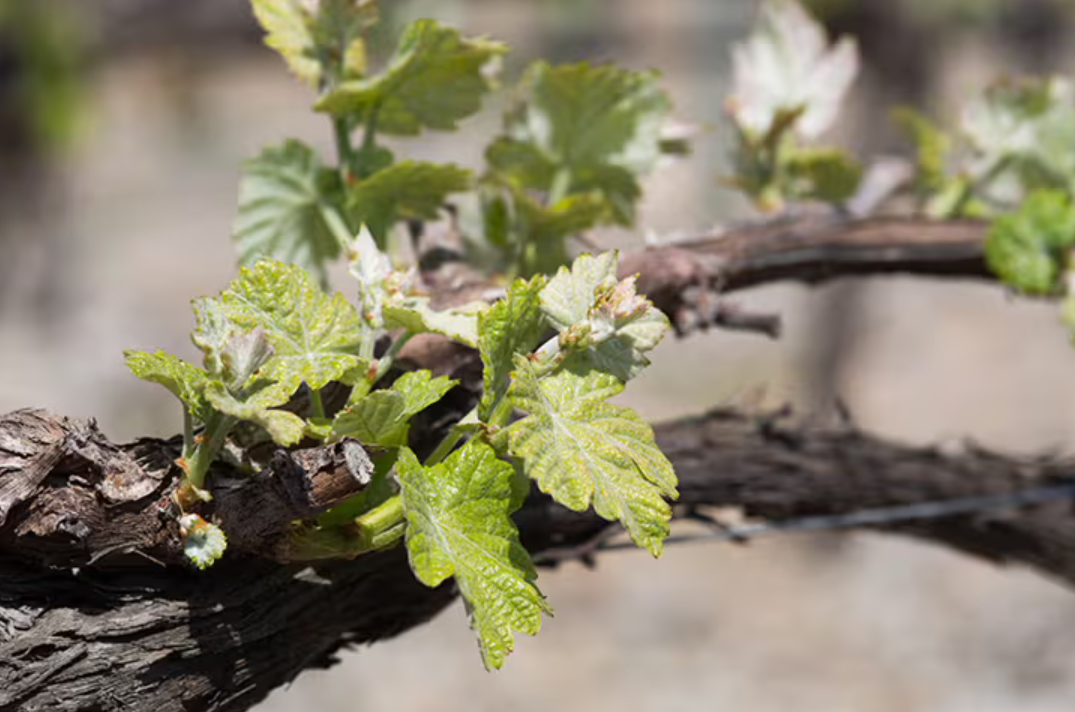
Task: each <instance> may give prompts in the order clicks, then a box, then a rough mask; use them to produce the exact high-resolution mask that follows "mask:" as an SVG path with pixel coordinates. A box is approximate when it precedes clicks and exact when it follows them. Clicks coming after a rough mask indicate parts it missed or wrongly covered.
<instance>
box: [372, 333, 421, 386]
mask: <svg viewBox="0 0 1075 712" xmlns="http://www.w3.org/2000/svg"><path fill="white" fill-rule="evenodd" d="M413 336H414V333H413V332H411V331H407V332H404V334H403V335H402V336H400V337H399V338H398V339H396V340H395V341H393V342H392V346H391V347H389V349H388V352H387V353H386V354H385V355H384V356H382V357H381V358H380V359H379V360H378V361H377V374H376V375H375V376H374V381H373V382H374V383H376V382H377V381H379V380H381V378H382V377H383V376H384V375H385V374H386V373H388V371H389V369H391V368H392V364H393V363H395V361H396V356H398V355H399V352H400V351H402V350H403V347H404V346H406V345H407V342H408V341H410V340H411V338H412V337H413Z"/></svg>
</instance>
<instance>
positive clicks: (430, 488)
mask: <svg viewBox="0 0 1075 712" xmlns="http://www.w3.org/2000/svg"><path fill="white" fill-rule="evenodd" d="M397 472H398V476H399V481H400V485H401V486H402V494H403V504H404V509H405V511H406V517H407V552H408V554H409V555H410V561H411V568H412V569H414V573H415V575H416V576H417V577H418V579H419V580H420V581H421V582H422V583H424V584H425V585H427V586H430V587H433V586H438V585H440V584H441V583H442V582H443V581H445V580H446V579H447V578H448V577H450V576H454V577H455V582H456V585H457V586H458V587H459V592H460V593H461V594H462V595H463V598H464V600H465V601H466V604H467V611H468V613H469V614H470V619H471V625H472V627H473V628H474V631H475V632H476V633H477V635H478V642H479V645H480V646H481V653H482V659H483V660H484V662H485V666H486V667H487V668H490V669H495V668H499V667H500V666H501V665H503V664H504V659H505V658H506V657H507V655H508V654H509V653H510V652H511V651H512V649H513V648H514V647H515V641H514V634H515V633H516V632H519V633H525V634H527V635H535V634H537V633H538V631H539V630H540V629H541V615H542V613H550V612H551V609H550V608H549V606H548V604H546V603H545V599H544V597H543V596H542V595H541V592H540V591H538V589H537V587H536V586H535V585H534V581H535V580H536V579H537V574H536V573H535V571H534V567H533V564H532V563H531V562H530V555H529V554H528V553H527V551H526V549H524V548H523V547H522V544H521V543H520V542H519V532H518V529H516V527H515V524H514V522H512V520H511V513H512V511H514V509H515V508H516V506H515V505H516V504H517V501H516V498H515V497H514V487H513V481H514V478H515V473H514V471H513V469H512V467H511V465H509V464H508V463H506V462H503V461H501V460H498V459H497V457H496V454H495V453H494V452H493V449H492V448H491V447H489V446H488V445H485V444H483V443H481V442H479V441H477V440H471V441H470V442H468V443H467V444H466V445H464V446H463V447H462V448H461V449H459V450H457V451H456V452H454V453H452V454H451V455H450V456H449V457H448V458H447V459H446V460H445V461H444V462H443V463H441V464H439V465H436V466H434V467H423V466H422V465H420V464H419V463H418V460H417V458H415V456H414V454H413V453H412V452H411V451H410V450H406V449H405V450H402V451H401V453H400V458H399V464H398V467H397Z"/></svg>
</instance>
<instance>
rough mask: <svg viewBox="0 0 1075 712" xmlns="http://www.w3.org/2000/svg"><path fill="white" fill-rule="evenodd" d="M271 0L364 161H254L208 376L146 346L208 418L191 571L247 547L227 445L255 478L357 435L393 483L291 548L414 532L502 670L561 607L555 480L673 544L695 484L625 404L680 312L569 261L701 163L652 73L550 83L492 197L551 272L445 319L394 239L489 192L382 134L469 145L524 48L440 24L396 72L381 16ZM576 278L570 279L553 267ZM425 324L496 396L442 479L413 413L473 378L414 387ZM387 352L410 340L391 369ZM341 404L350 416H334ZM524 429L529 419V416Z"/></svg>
mask: <svg viewBox="0 0 1075 712" xmlns="http://www.w3.org/2000/svg"><path fill="white" fill-rule="evenodd" d="M252 2H253V6H254V10H255V13H256V14H257V17H258V19H259V21H260V22H261V23H262V25H263V27H264V29H265V31H266V33H267V37H266V42H267V43H268V44H269V45H270V46H272V47H273V48H274V49H276V50H277V51H278V52H279V53H280V54H281V55H282V56H283V58H284V59H285V61H286V62H287V64H288V66H289V67H290V68H291V70H292V71H293V72H294V73H295V75H296V76H298V77H299V78H300V79H302V80H303V81H305V82H306V83H307V84H309V85H310V86H311V87H312V88H313V89H314V90H315V91H316V92H317V93H318V98H317V100H316V103H315V105H314V107H315V109H316V110H318V111H321V112H324V113H326V114H327V115H328V116H329V118H330V120H331V122H332V126H333V129H334V135H335V139H336V147H337V153H338V158H339V161H338V163H339V165H337V166H330V165H326V164H325V163H324V162H323V161H322V159H321V158H320V156H319V155H318V154H317V152H316V151H315V150H314V149H313V148H311V147H310V146H308V145H306V144H304V143H302V142H300V141H297V140H289V141H285V142H284V143H283V144H280V145H278V146H272V147H269V148H266V149H265V150H264V151H263V152H262V153H261V155H260V156H258V157H256V158H254V159H252V160H250V161H249V162H247V164H246V166H245V169H244V173H243V178H242V182H241V186H240V194H239V216H238V219H237V221H236V225H235V233H234V237H235V240H236V242H237V244H238V247H239V251H240V261H241V262H242V263H243V264H244V265H246V266H245V267H244V268H243V270H242V271H241V273H240V276H239V278H238V279H237V280H235V282H233V283H232V284H231V285H230V286H229V287H228V289H226V290H225V291H224V292H222V293H221V294H220V295H219V296H218V297H215V298H206V299H200V300H197V301H196V302H195V312H196V315H197V328H196V329H195V331H194V334H193V339H194V343H195V344H196V345H197V346H198V348H199V349H201V351H202V352H203V355H204V358H203V363H202V365H201V366H197V365H195V364H191V363H187V362H184V361H182V360H180V359H179V358H177V357H175V356H172V355H170V354H166V353H163V352H157V353H153V354H150V353H145V352H129V353H128V354H127V359H128V364H129V365H130V367H131V369H132V371H133V372H134V373H135V374H136V375H138V376H140V377H142V378H145V379H147V380H150V381H154V382H157V383H160V384H162V385H164V386H165V387H166V388H168V390H170V391H171V392H172V393H173V394H175V395H176V396H177V397H178V398H179V399H180V400H181V401H182V403H183V406H184V414H185V421H186V423H187V428H186V437H185V444H184V454H183V458H182V460H181V461H180V462H181V465H182V466H183V469H184V471H185V477H184V480H183V483H182V484H181V487H180V490H179V492H178V493H177V497H176V500H177V505H178V507H179V510H180V515H179V516H180V525H181V527H180V528H181V532H182V534H183V536H184V540H185V543H186V551H187V554H188V556H189V557H190V559H191V560H192V561H193V562H194V563H195V564H196V565H197V566H199V567H202V568H204V567H206V566H208V565H210V564H212V563H213V561H215V560H216V559H217V558H219V557H220V556H221V555H222V554H223V551H224V545H225V539H224V532H221V531H220V529H219V528H218V527H217V526H216V525H215V524H213V523H212V522H211V521H207V519H206V518H203V516H202V515H203V514H204V515H205V517H207V518H209V519H211V515H210V514H207V512H210V511H211V510H209V509H206V508H203V502H204V501H210V500H211V499H212V494H211V492H212V483H211V482H210V483H207V482H206V474H207V472H208V471H209V466H210V463H211V462H213V460H214V458H216V457H217V456H218V455H220V454H221V453H222V452H225V451H226V452H227V453H228V455H229V456H230V457H231V459H232V461H233V464H238V465H239V466H240V467H243V466H245V467H248V468H249V469H251V470H253V469H254V468H256V467H257V466H258V465H259V464H261V463H260V462H259V460H258V458H259V455H257V454H255V448H253V447H252V446H253V445H259V444H261V443H263V442H265V441H266V440H271V441H272V442H273V443H275V445H276V446H278V447H283V448H287V447H292V446H295V445H296V444H298V443H299V442H300V441H309V440H314V441H322V442H329V443H335V442H340V441H343V440H345V439H348V440H354V441H357V442H358V443H360V444H361V445H362V446H364V447H366V448H370V456H371V464H372V474H371V481H370V483H369V485H368V486H367V487H366V488H365V489H364V491H363V492H361V493H359V494H357V495H356V496H354V497H352V498H350V499H349V500H346V501H344V502H342V503H339V504H338V505H337V506H335V507H333V508H332V509H331V510H329V511H328V512H325V513H322V514H321V515H320V516H318V517H316V518H315V519H313V520H311V521H304V522H301V523H296V524H295V526H294V528H293V529H292V530H291V531H290V532H289V533H288V534H287V535H286V537H285V540H284V541H283V542H280V543H278V546H277V549H276V550H277V551H278V552H283V554H282V555H284V556H286V557H287V558H291V559H298V560H314V559H317V558H324V557H353V556H356V555H360V554H362V553H365V552H368V551H372V550H376V549H380V548H384V547H387V546H392V545H394V544H396V543H398V542H399V540H400V539H404V538H405V540H406V546H407V549H408V552H409V555H410V561H411V565H412V568H413V569H414V572H415V574H416V575H417V577H418V578H419V579H420V580H421V581H423V582H424V583H426V584H428V585H430V586H436V585H439V584H440V583H441V582H442V581H444V580H445V579H446V578H448V577H454V578H455V581H456V584H457V585H458V587H459V590H460V591H461V593H462V594H463V597H464V599H465V600H466V603H467V608H468V611H469V612H470V616H471V620H472V624H473V627H474V629H475V630H476V632H477V634H478V639H479V642H480V646H481V650H482V656H483V659H484V661H485V663H486V665H487V666H489V667H499V666H500V665H501V664H502V663H503V661H504V657H505V656H506V655H507V654H508V653H509V652H510V651H511V649H512V647H513V645H514V634H515V633H516V632H522V633H527V634H534V633H536V632H537V631H538V630H539V628H540V625H541V619H542V614H543V613H546V612H548V611H549V610H550V609H549V608H548V605H547V604H546V603H545V600H544V598H543V596H542V595H541V593H540V592H539V591H538V589H537V587H536V585H535V579H536V574H535V571H534V568H533V565H532V563H531V562H530V559H529V556H528V554H527V552H526V551H525V549H523V548H522V545H521V544H520V542H519V535H518V531H517V530H516V528H515V525H514V523H513V521H512V519H511V515H512V513H513V512H514V511H515V510H516V509H518V508H519V507H520V506H521V504H522V502H523V500H524V499H525V496H526V494H527V492H528V490H529V481H530V480H533V481H534V482H536V483H537V485H538V487H539V488H540V489H542V490H543V491H545V492H547V493H548V494H550V495H551V496H552V497H553V498H554V499H556V500H557V501H558V502H561V503H563V504H564V505H565V506H567V507H570V508H572V509H575V510H580V511H581V510H585V509H587V508H589V507H593V508H594V510H595V511H596V512H597V513H598V514H599V515H600V516H602V517H604V518H606V519H609V520H611V521H619V522H622V523H623V525H624V526H625V527H626V529H627V531H628V533H629V534H630V535H631V537H632V538H633V540H634V541H635V542H636V543H638V545H639V546H641V547H644V548H646V549H648V550H649V551H650V552H652V553H653V554H654V555H659V554H660V552H661V550H662V547H663V542H664V539H665V537H666V536H667V534H668V528H669V521H670V519H671V508H670V505H669V504H668V502H667V499H671V498H675V497H676V479H675V475H674V473H673V472H672V467H671V465H670V463H669V462H668V460H667V459H666V458H665V457H664V456H663V455H662V454H661V453H660V451H659V450H658V449H657V446H656V444H655V442H654V437H653V431H652V430H651V429H650V428H649V426H648V425H646V424H645V423H644V422H643V421H642V419H641V418H640V417H639V416H638V415H637V414H636V413H635V412H634V411H632V410H630V409H629V408H625V407H622V406H616V405H612V404H610V403H608V402H607V400H608V399H609V398H610V397H612V396H614V395H616V394H618V393H619V392H620V391H622V390H623V388H624V386H625V384H626V382H627V381H629V380H630V379H631V378H633V377H635V376H636V375H638V373H639V372H640V371H641V370H642V369H643V368H644V367H645V366H646V365H647V364H648V360H647V359H646V356H645V353H646V352H648V351H649V350H651V349H653V348H654V347H655V346H656V345H657V343H658V341H659V340H660V339H661V338H662V337H663V336H664V334H665V333H666V332H667V331H668V330H669V324H668V320H667V319H666V318H665V317H664V315H663V314H661V313H660V312H658V311H657V310H656V309H655V308H654V307H653V305H652V304H651V303H650V302H648V301H647V300H646V299H644V298H643V297H641V296H640V295H638V294H637V293H636V291H635V283H634V278H633V277H632V278H628V279H625V280H619V279H618V277H617V261H618V260H617V256H616V255H615V254H614V253H609V254H606V255H602V256H599V257H591V256H588V255H587V256H583V257H581V258H579V259H578V260H577V261H576V262H575V263H574V265H573V266H572V267H571V268H570V269H568V268H567V267H562V265H565V264H566V263H568V262H570V259H569V255H568V252H567V247H566V241H567V238H568V237H570V236H571V235H575V234H578V233H579V232H581V231H583V230H586V229H589V228H591V227H593V226H596V225H601V224H621V225H627V224H630V223H631V222H632V221H633V219H634V214H635V203H636V202H637V200H638V198H639V196H640V194H641V187H640V185H639V180H640V177H641V176H642V175H643V174H645V172H647V171H648V170H650V169H651V168H652V167H653V165H654V164H655V163H656V161H657V159H658V158H659V157H660V155H661V154H662V153H668V152H678V151H681V150H682V148H683V146H682V145H681V144H679V143H677V142H674V141H671V142H669V141H664V140H662V138H661V125H662V123H663V122H664V120H665V117H666V115H667V113H668V110H669V102H668V99H667V98H666V97H665V95H664V94H663V93H662V92H661V91H660V90H659V89H658V88H657V85H656V77H655V75H653V74H652V73H638V72H628V71H624V70H621V69H617V68H615V67H593V66H589V65H585V64H580V65H572V66H566V67H553V66H550V65H548V64H545V63H538V64H536V65H534V66H533V67H532V68H531V69H530V70H529V71H528V72H527V74H526V78H525V80H524V82H523V89H522V92H521V94H520V98H519V101H518V102H517V103H516V104H515V105H514V106H513V107H512V108H511V109H510V110H509V112H508V114H507V119H506V121H505V128H504V134H503V135H502V136H500V137H498V138H497V139H496V140H495V141H494V143H493V144H492V146H490V148H489V150H488V152H487V159H488V164H489V165H488V168H487V170H486V171H485V173H484V174H483V176H482V178H481V180H480V181H479V183H480V191H481V197H482V200H481V201H480V202H481V205H482V209H483V218H484V219H483V221H482V222H483V223H484V225H485V231H486V236H487V237H488V238H489V241H490V242H491V243H492V244H493V245H495V246H496V247H498V248H501V249H502V250H503V252H504V254H505V255H506V256H507V257H508V260H507V261H508V262H509V263H510V264H507V265H504V266H506V267H508V268H509V269H510V270H511V271H512V272H514V273H515V274H523V275H526V276H528V277H530V279H529V280H523V279H520V280H517V281H516V282H515V283H514V284H512V285H511V286H510V287H509V288H508V289H507V293H506V296H505V297H504V298H503V299H501V300H500V301H498V302H496V303H495V304H492V305H489V304H486V303H474V304H470V305H465V306H462V307H459V308H456V309H451V310H446V311H442V310H434V309H432V308H431V307H430V302H429V298H428V297H427V296H425V295H423V294H422V293H421V291H420V286H421V285H420V284H419V281H420V280H419V278H418V276H417V273H416V272H415V271H414V270H408V271H400V270H397V269H395V268H394V266H393V264H392V262H391V261H390V260H389V258H388V256H387V255H386V253H385V246H386V242H387V239H388V235H389V231H390V230H391V228H392V227H393V226H394V225H395V224H396V223H398V222H399V221H400V220H403V219H408V218H418V219H432V218H434V217H436V215H437V213H438V211H439V209H440V208H441V207H442V206H443V204H444V201H445V198H446V196H448V195H449V194H451V193H454V192H459V191H462V190H466V189H468V188H470V187H471V185H472V179H471V176H470V173H469V172H468V171H466V170H464V169H461V168H459V167H456V166H452V165H439V164H432V163H424V162H418V161H397V160H396V159H395V156H393V155H392V153H391V152H390V151H388V150H387V149H386V148H385V147H383V146H382V145H381V144H380V143H379V142H378V137H379V136H383V135H394V136H410V135H415V134H418V133H419V132H421V131H423V130H427V129H435V130H445V131H447V130H454V129H455V128H456V126H457V124H458V122H459V121H461V120H463V119H465V118H466V117H468V116H470V115H471V114H473V113H475V112H476V111H477V110H478V109H479V108H480V106H481V102H482V99H483V97H484V95H485V94H486V93H487V92H488V91H489V90H490V88H491V79H490V71H489V70H490V69H491V68H492V67H494V66H495V64H496V60H497V59H498V58H499V57H500V55H502V54H503V53H504V51H505V47H504V46H503V45H501V44H499V43H496V42H492V41H489V40H485V39H470V38H464V37H462V36H461V35H460V34H459V33H458V32H457V31H455V30H453V29H450V28H447V27H443V26H441V25H439V24H437V23H435V22H433V21H430V20H420V21H418V22H415V23H413V24H411V25H410V26H409V27H408V28H407V29H406V30H405V31H404V34H403V37H402V39H401V41H400V43H399V45H398V47H397V49H396V51H395V53H394V55H393V56H392V57H391V58H390V59H389V61H388V62H387V64H386V65H385V66H384V67H383V69H381V70H380V71H372V70H371V68H370V66H369V62H368V60H367V57H366V43H365V39H364V38H365V32H366V30H367V29H368V28H369V27H370V26H371V24H372V23H373V22H374V21H375V20H376V8H375V5H374V3H373V2H371V1H370V0H320V1H319V2H310V1H309V0H252ZM356 132H361V133H362V141H361V143H360V144H359V145H355V144H353V143H352V137H353V134H354V133H356ZM340 256H346V257H347V258H348V259H349V260H350V272H351V275H352V276H353V277H354V278H355V279H356V280H357V285H358V289H357V299H356V300H355V302H354V303H352V302H349V301H348V300H347V299H345V298H344V297H343V296H342V295H340V294H329V293H328V290H327V274H326V266H327V264H328V263H329V262H330V261H332V260H334V259H337V258H339V257H340ZM557 268H560V271H559V272H557V273H556V274H555V276H553V277H552V278H551V279H550V278H548V277H546V276H544V275H543V274H541V273H543V272H548V273H552V272H555V271H556V270H557ZM425 332H432V333H436V334H440V335H442V336H445V337H448V338H450V339H452V340H454V341H456V342H458V343H461V344H464V345H466V346H469V347H472V348H476V349H477V350H478V351H479V353H480V355H481V358H482V361H483V365H484V369H485V375H484V377H485V381H484V386H485V387H484V394H483V396H482V399H481V401H480V403H479V404H478V405H477V407H476V408H475V409H474V411H473V412H472V413H470V414H469V415H467V416H465V417H463V418H462V419H461V420H460V421H459V422H458V423H457V424H456V425H455V426H454V427H453V429H452V431H451V432H450V433H449V435H448V436H447V437H446V438H445V440H444V441H443V442H442V443H441V444H440V446H439V447H437V448H436V449H435V450H434V451H433V453H432V454H431V455H429V456H428V457H427V459H426V460H425V461H424V462H421V461H419V459H418V457H417V456H416V455H415V453H414V452H413V451H412V450H411V449H410V441H411V438H410V426H411V421H412V419H413V418H414V416H415V415H417V414H418V413H420V412H421V411H423V410H425V409H426V408H428V407H430V406H432V405H433V404H435V403H436V402H437V401H439V400H440V399H441V398H443V397H444V395H445V394H446V393H447V392H448V391H449V390H451V389H452V388H453V387H454V386H455V385H456V382H455V381H453V380H450V379H448V378H443V377H441V378H434V377H433V376H432V374H431V373H430V372H429V371H412V372H408V373H404V374H402V375H399V374H398V372H395V371H393V370H392V365H393V363H394V360H395V358H396V356H397V355H398V354H399V352H400V350H401V349H402V348H403V346H404V345H405V344H406V343H407V341H408V340H409V339H410V338H411V337H412V336H413V335H415V334H420V333H425ZM550 334H551V335H552V336H551V338H550ZM543 342H544V343H543ZM379 343H381V344H388V343H390V344H391V345H390V346H388V347H387V349H386V350H385V349H382V350H381V351H377V350H376V348H375V347H376V345H377V344H379ZM330 387H331V392H332V393H333V394H334V395H336V396H338V395H339V394H340V393H342V394H343V395H344V396H346V398H344V399H342V400H341V399H340V398H334V399H333V403H332V408H331V409H326V406H325V403H326V402H327V401H326V400H324V399H323V398H322V391H323V390H325V391H326V392H328V390H329V389H330ZM341 389H342V390H341ZM515 413H522V414H523V417H521V418H520V419H518V420H517V421H516V422H512V420H513V417H514V414H515ZM464 441H465V442H464ZM460 442H463V444H462V445H461V446H460ZM262 451H263V450H262ZM260 457H263V455H262V456H260Z"/></svg>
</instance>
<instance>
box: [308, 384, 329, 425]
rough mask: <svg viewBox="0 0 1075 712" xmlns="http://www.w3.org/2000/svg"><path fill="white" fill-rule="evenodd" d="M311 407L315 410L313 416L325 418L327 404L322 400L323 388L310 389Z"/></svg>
mask: <svg viewBox="0 0 1075 712" xmlns="http://www.w3.org/2000/svg"><path fill="white" fill-rule="evenodd" d="M310 408H311V410H312V411H313V417H315V418H324V417H325V404H324V403H322V402H321V389H320V388H311V389H310Z"/></svg>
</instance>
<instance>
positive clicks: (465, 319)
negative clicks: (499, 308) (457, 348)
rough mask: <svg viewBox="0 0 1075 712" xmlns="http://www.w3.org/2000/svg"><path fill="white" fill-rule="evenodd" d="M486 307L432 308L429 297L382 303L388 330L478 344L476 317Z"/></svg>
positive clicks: (475, 345) (474, 305)
mask: <svg viewBox="0 0 1075 712" xmlns="http://www.w3.org/2000/svg"><path fill="white" fill-rule="evenodd" d="M488 308H489V305H488V304H486V303H485V302H472V303H471V304H464V305H463V306H460V307H456V308H455V309H444V310H440V309H433V308H431V307H430V306H429V298H428V297H403V298H401V299H399V300H396V301H394V302H392V303H390V304H387V305H385V308H384V317H385V324H386V325H387V326H388V328H390V329H406V330H407V331H409V332H411V333H412V334H423V333H434V334H440V335H441V336H447V337H448V338H449V339H452V340H453V341H458V342H459V343H461V344H465V345H467V346H470V347H471V348H477V347H478V317H479V315H480V314H481V313H482V312H484V311H485V310H486V309H488Z"/></svg>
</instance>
